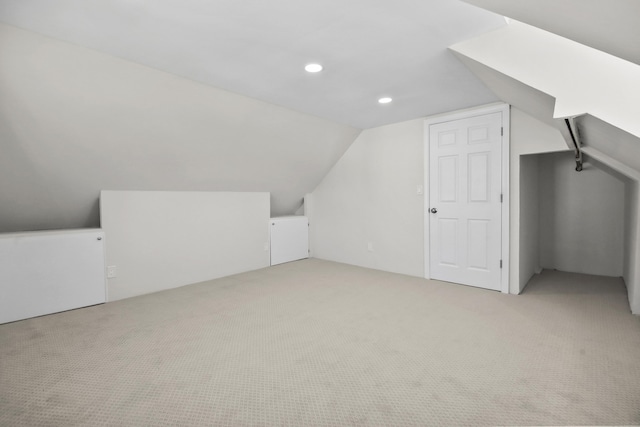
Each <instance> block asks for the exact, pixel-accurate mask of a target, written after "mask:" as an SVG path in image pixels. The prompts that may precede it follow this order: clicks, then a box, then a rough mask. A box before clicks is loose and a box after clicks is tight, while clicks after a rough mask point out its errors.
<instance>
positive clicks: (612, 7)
mask: <svg viewBox="0 0 640 427" xmlns="http://www.w3.org/2000/svg"><path fill="white" fill-rule="evenodd" d="M464 1H466V2H467V3H471V4H474V5H476V6H479V7H482V8H484V9H487V10H491V11H493V12H495V13H498V14H500V15H504V16H508V17H510V18H513V19H517V20H518V21H522V22H526V23H528V24H531V25H534V26H536V27H538V28H543V29H545V30H547V31H551V32H552V33H555V34H559V35H561V36H563V37H567V38H569V39H571V40H575V41H577V42H580V43H582V44H586V45H587V46H591V47H593V48H595V49H598V50H602V51H604V52H609V53H611V54H612V55H615V56H619V57H620V58H624V59H626V60H628V61H631V62H635V63H636V64H640V50H638V46H637V41H638V40H640V28H639V27H638V16H640V2H637V1H636V0H609V1H602V0H563V1H561V2H559V1H556V0H535V1H513V0H464Z"/></svg>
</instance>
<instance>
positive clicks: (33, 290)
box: [0, 229, 106, 323]
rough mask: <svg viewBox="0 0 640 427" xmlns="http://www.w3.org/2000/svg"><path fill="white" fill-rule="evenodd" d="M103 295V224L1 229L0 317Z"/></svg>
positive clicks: (82, 303) (38, 312) (52, 309)
mask: <svg viewBox="0 0 640 427" xmlns="http://www.w3.org/2000/svg"><path fill="white" fill-rule="evenodd" d="M105 301H106V286H105V266H104V232H103V231H102V230H99V229H86V230H61V231H40V232H25V233H7V234H0V323H6V322H13V321H16V320H22V319H27V318H29V317H36V316H42V315H44V314H51V313H57V312H60V311H66V310H71V309H74V308H79V307H86V306H89V305H95V304H100V303H104V302H105Z"/></svg>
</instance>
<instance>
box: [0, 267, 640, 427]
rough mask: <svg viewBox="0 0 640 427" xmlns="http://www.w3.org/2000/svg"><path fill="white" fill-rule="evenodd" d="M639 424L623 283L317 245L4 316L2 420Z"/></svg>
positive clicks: (637, 325) (637, 350)
mask: <svg viewBox="0 0 640 427" xmlns="http://www.w3.org/2000/svg"><path fill="white" fill-rule="evenodd" d="M598 424H608V425H629V424H640V318H638V317H635V316H633V315H631V314H630V313H629V307H628V303H627V300H626V292H625V289H624V284H623V283H622V281H621V280H620V279H613V278H602V277H593V276H584V275H578V274H569V273H561V272H553V271H545V272H543V274H541V275H539V276H536V277H535V278H534V279H533V280H532V281H531V283H530V284H529V285H528V287H527V289H526V291H525V293H524V294H523V295H521V296H513V295H503V294H500V293H497V292H492V291H485V290H481V289H475V288H470V287H465V286H460V285H453V284H447V283H440V282H435V281H427V280H424V279H419V278H413V277H407V276H401V275H395V274H391V273H384V272H380V271H374V270H368V269H363V268H358V267H353V266H348V265H344V264H337V263H333V262H328V261H321V260H316V259H310V260H305V261H299V262H294V263H289V264H283V265H280V266H276V267H272V268H268V269H264V270H259V271H255V272H250V273H245V274H240V275H237V276H233V277H228V278H224V279H219V280H214V281H210V282H205V283H201V284H197V285H191V286H186V287H183V288H179V289H174V290H169V291H164V292H159V293H156V294H151V295H146V296H141V297H136V298H131V299H127V300H122V301H117V302H113V303H108V304H105V305H101V306H95V307H89V308H85V309H80V310H74V311H69V312H66V313H60V314H55V315H51V316H44V317H40V318H36V319H30V320H25V321H20V322H15V323H10V324H5V325H0V425H2V426H45V425H50V426H72V425H83V426H85V425H91V426H94V425H95V426H98V425H114V426H116V425H118V426H120V425H127V426H140V425H149V426H151V425H152V426H164V425H175V426H186V425H228V426H244V425H265V426H271V425H274V426H280V425H286V426H350V425H352V426H369V425H371V426H378V425H388V426H410V425H416V426H424V425H448V426H453V425H598Z"/></svg>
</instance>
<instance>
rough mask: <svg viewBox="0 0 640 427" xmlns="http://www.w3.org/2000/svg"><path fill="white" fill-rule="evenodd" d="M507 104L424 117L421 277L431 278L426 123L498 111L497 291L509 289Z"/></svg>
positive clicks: (433, 123)
mask: <svg viewBox="0 0 640 427" xmlns="http://www.w3.org/2000/svg"><path fill="white" fill-rule="evenodd" d="M509 111H510V110H509V104H505V103H501V102H500V103H495V104H489V105H485V106H481V107H477V108H470V109H466V110H460V111H453V112H451V113H444V114H440V115H437V116H433V117H428V118H427V119H426V120H425V122H424V187H423V188H424V192H425V197H424V218H423V220H424V277H425V278H427V279H430V278H431V271H430V270H431V266H430V264H431V253H430V249H429V242H430V236H431V230H430V221H429V208H430V206H431V203H430V202H431V200H430V194H429V147H430V145H429V133H430V132H429V127H430V126H431V125H435V124H438V123H444V122H451V121H454V120H460V119H467V118H470V117H475V116H482V115H485V114H491V113H502V127H503V130H504V132H503V133H502V194H503V199H502V212H501V213H502V225H501V228H502V236H501V252H502V257H501V258H502V269H501V274H500V291H501V292H502V293H505V294H508V293H509V134H510V129H509Z"/></svg>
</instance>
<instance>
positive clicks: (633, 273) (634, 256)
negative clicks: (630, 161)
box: [623, 179, 640, 314]
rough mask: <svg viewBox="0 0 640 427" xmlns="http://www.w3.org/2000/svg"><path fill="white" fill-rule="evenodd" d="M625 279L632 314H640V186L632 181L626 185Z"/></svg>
mask: <svg viewBox="0 0 640 427" xmlns="http://www.w3.org/2000/svg"><path fill="white" fill-rule="evenodd" d="M625 205H626V208H625V216H624V267H623V277H624V282H625V283H626V285H627V292H628V293H629V305H630V306H631V312H632V313H634V314H640V265H639V264H640V184H639V183H638V181H636V180H633V179H630V180H628V181H627V183H626V185H625Z"/></svg>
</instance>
